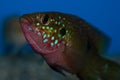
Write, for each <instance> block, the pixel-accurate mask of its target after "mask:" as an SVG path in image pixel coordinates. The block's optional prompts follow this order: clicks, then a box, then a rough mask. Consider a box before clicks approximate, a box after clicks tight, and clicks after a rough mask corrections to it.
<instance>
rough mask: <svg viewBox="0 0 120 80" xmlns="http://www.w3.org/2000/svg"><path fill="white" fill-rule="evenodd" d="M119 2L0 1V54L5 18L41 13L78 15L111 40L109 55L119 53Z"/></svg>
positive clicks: (72, 0)
mask: <svg viewBox="0 0 120 80" xmlns="http://www.w3.org/2000/svg"><path fill="white" fill-rule="evenodd" d="M119 3H120V0H0V53H2V52H3V49H4V44H3V39H2V28H3V27H2V24H3V22H4V19H5V18H6V17H9V16H11V15H14V14H17V15H22V14H24V13H32V12H41V11H60V12H65V13H72V14H75V15H78V16H80V17H82V18H84V19H85V20H87V21H88V22H90V23H91V24H93V25H94V26H96V27H97V28H99V29H100V30H102V31H103V32H105V33H106V34H107V35H109V36H110V37H111V39H112V42H111V45H110V49H109V51H108V52H109V54H110V55H111V54H112V53H114V55H115V52H119V51H120V4H119Z"/></svg>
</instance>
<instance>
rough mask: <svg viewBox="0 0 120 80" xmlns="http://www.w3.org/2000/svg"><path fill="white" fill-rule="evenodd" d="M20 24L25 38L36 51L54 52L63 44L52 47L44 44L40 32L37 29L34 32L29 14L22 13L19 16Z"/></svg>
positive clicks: (43, 52)
mask: <svg viewBox="0 0 120 80" xmlns="http://www.w3.org/2000/svg"><path fill="white" fill-rule="evenodd" d="M20 25H21V28H22V31H23V33H24V36H25V38H26V40H27V41H28V42H29V44H30V45H31V47H32V48H33V49H34V50H35V52H36V53H38V54H40V53H42V54H49V53H56V52H57V51H59V50H61V48H62V46H63V44H61V45H60V46H59V47H58V46H57V47H56V46H53V47H52V48H50V47H48V46H46V45H44V43H43V41H42V40H43V35H41V34H42V33H39V34H38V33H37V31H36V32H35V29H33V26H34V23H33V20H32V18H30V17H29V16H26V15H23V16H22V17H21V18H20Z"/></svg>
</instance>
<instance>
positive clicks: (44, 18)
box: [41, 15, 49, 24]
mask: <svg viewBox="0 0 120 80" xmlns="http://www.w3.org/2000/svg"><path fill="white" fill-rule="evenodd" d="M48 20H49V16H48V15H44V16H43V17H42V19H41V23H42V24H47V23H48Z"/></svg>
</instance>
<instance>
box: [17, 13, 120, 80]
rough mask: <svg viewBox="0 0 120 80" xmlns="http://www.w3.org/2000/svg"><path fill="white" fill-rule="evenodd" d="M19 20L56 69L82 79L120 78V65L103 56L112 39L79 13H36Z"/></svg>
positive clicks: (37, 51)
mask: <svg viewBox="0 0 120 80" xmlns="http://www.w3.org/2000/svg"><path fill="white" fill-rule="evenodd" d="M19 21H20V24H21V28H22V31H23V33H24V36H25V38H26V39H27V41H28V43H29V44H30V45H31V47H32V48H33V49H34V51H35V52H36V53H37V54H39V55H41V56H42V57H43V58H44V59H45V60H46V62H47V64H48V65H49V66H50V67H51V68H52V69H53V70H55V71H57V72H59V73H61V74H63V75H65V74H64V72H63V71H66V72H69V73H71V74H75V75H77V76H78V77H79V78H80V80H120V65H119V64H118V63H115V62H114V61H111V60H109V59H106V58H104V57H103V56H102V54H104V53H106V50H107V49H108V47H109V45H110V41H111V39H110V38H109V37H108V36H107V35H106V34H105V33H104V32H102V31H100V30H99V29H98V28H96V27H94V26H93V25H91V24H90V23H88V22H87V21H85V20H84V19H82V18H80V17H79V16H76V15H73V14H69V13H63V12H36V13H29V14H24V15H22V16H21V17H20V19H19Z"/></svg>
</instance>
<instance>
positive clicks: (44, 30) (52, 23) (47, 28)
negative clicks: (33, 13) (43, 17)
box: [28, 16, 70, 47]
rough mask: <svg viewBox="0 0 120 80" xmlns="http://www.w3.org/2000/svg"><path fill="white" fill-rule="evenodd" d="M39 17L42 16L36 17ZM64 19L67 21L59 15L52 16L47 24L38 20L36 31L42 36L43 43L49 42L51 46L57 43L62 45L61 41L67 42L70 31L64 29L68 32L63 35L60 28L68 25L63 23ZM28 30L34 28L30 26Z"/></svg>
mask: <svg viewBox="0 0 120 80" xmlns="http://www.w3.org/2000/svg"><path fill="white" fill-rule="evenodd" d="M39 18H40V17H39V16H37V17H36V19H39ZM64 21H65V18H62V17H61V16H58V18H57V19H56V18H55V19H54V18H50V19H49V23H48V24H47V25H42V24H41V23H40V22H36V23H35V31H36V32H37V35H38V36H42V38H43V40H42V42H43V43H47V44H49V46H50V47H53V46H55V45H57V46H60V43H61V42H62V43H63V44H65V43H66V42H67V41H66V37H67V36H68V35H69V32H70V31H69V30H68V29H66V30H64V31H66V32H64V33H66V35H62V34H61V33H60V30H61V29H62V28H65V27H66V25H65V24H64V23H63V22H64ZM28 30H32V28H29V29H28ZM69 36H70V35H69ZM67 45H68V44H67Z"/></svg>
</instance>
